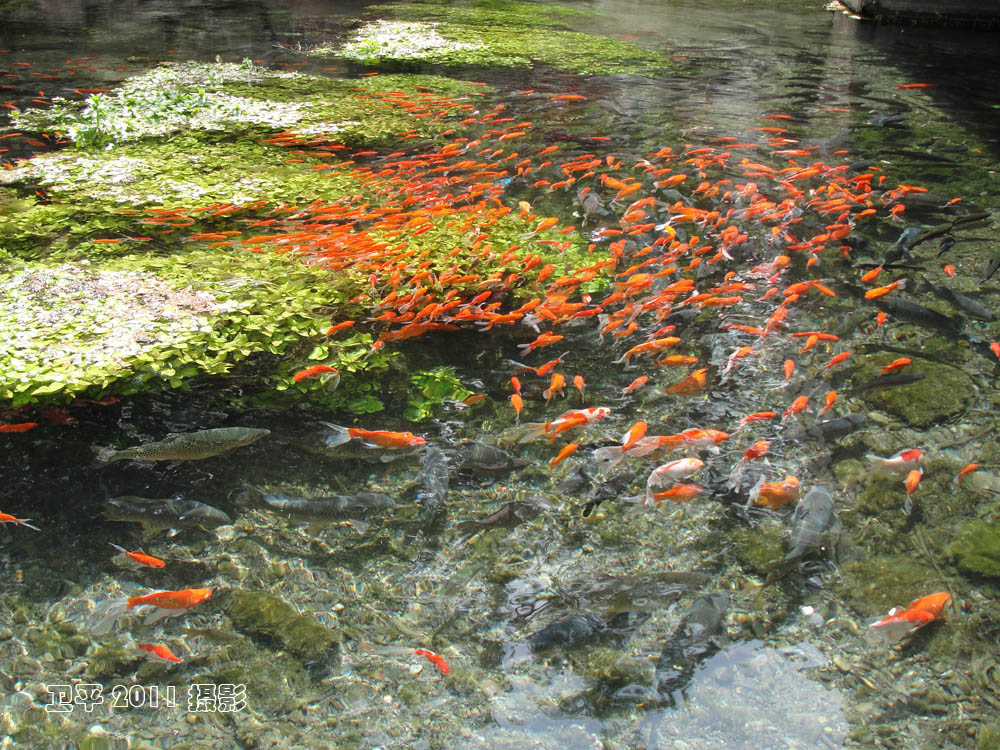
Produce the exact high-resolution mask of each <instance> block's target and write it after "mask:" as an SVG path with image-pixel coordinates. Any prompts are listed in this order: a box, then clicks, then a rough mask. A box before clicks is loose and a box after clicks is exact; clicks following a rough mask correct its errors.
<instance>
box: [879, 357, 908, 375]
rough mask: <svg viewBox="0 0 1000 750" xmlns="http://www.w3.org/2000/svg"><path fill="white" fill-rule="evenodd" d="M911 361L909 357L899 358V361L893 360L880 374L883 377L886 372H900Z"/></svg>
mask: <svg viewBox="0 0 1000 750" xmlns="http://www.w3.org/2000/svg"><path fill="white" fill-rule="evenodd" d="M912 361H913V360H912V359H910V358H909V357H900V358H899V359H895V360H893V361H892V362H890V363H889V364H887V365H886V366H885V367H883V368H882V374H883V375H885V374H886V373H887V372H893V371H895V370H901V369H902V368H904V367H906V366H907V365H908V364H910V363H911V362H912Z"/></svg>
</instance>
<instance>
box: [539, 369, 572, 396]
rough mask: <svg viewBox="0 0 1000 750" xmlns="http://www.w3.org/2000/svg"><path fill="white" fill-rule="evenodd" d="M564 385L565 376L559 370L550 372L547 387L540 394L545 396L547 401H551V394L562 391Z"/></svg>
mask: <svg viewBox="0 0 1000 750" xmlns="http://www.w3.org/2000/svg"><path fill="white" fill-rule="evenodd" d="M565 387H566V378H565V377H564V376H563V374H562V373H561V372H554V373H552V380H551V381H550V383H549V387H548V388H546V389H545V390H544V391H542V395H543V396H544V397H545V400H546V401H547V402H548V401H551V400H552V398H553V396H556V395H557V394H559V393H562V392H563V389H564V388H565Z"/></svg>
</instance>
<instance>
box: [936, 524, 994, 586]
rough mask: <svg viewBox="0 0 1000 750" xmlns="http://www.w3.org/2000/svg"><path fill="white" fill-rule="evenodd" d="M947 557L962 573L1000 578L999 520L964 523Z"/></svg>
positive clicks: (949, 548)
mask: <svg viewBox="0 0 1000 750" xmlns="http://www.w3.org/2000/svg"><path fill="white" fill-rule="evenodd" d="M948 555H949V557H951V558H952V559H953V560H954V561H955V565H957V566H958V569H959V570H961V571H962V572H963V573H967V574H970V575H981V576H989V577H992V578H1000V520H995V521H992V522H986V521H981V520H974V521H969V522H967V523H965V524H964V525H963V526H962V527H961V529H959V531H958V535H957V537H956V538H955V541H953V542H952V543H951V545H950V546H949V547H948Z"/></svg>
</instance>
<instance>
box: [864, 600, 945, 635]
mask: <svg viewBox="0 0 1000 750" xmlns="http://www.w3.org/2000/svg"><path fill="white" fill-rule="evenodd" d="M950 600H951V594H949V593H948V592H946V591H939V592H937V593H935V594H929V595H928V596H924V597H921V598H919V599H914V600H913V601H912V602H911V603H910V605H909V606H908V607H906V608H905V609H903V608H902V607H893V608H892V609H890V610H889V614H888V616H887V617H883V618H882V619H881V620H878V621H877V622H873V623H872V624H871V625H869V626H868V628H869V635H870V636H871V638H870V639H873V638H878V639H881V641H882V643H883V644H885V645H890V644H893V643H898V642H899V641H900V640H902V639H903V638H904V637H905V636H907V635H909V634H910V633H912V632H913V631H914V630H916V629H918V628H922V627H923V626H924V625H927V624H928V623H930V622H933V621H934V620H936V619H938V618H939V617H940V616H941V614H942V612H943V611H944V608H945V607H946V606H947V605H948V602H949V601H950Z"/></svg>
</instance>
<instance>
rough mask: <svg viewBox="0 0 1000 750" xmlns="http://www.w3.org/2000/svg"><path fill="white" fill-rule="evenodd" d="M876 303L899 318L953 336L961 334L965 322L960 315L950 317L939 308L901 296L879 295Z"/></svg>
mask: <svg viewBox="0 0 1000 750" xmlns="http://www.w3.org/2000/svg"><path fill="white" fill-rule="evenodd" d="M875 304H876V305H877V306H878V307H880V308H881V309H883V310H885V311H886V312H887V313H889V314H890V315H894V316H895V317H897V318H900V319H902V320H906V321H908V322H910V323H914V324H915V325H920V326H924V327H926V328H934V329H936V330H939V331H941V332H943V333H947V334H951V335H953V336H957V335H959V334H961V332H962V325H963V324H964V322H965V321H964V320H962V318H960V317H959V318H949V317H948V316H947V315H943V314H941V313H939V312H938V311H937V310H931V309H930V308H929V307H924V306H923V305H920V304H917V303H916V302H910V301H909V300H906V299H900V298H899V297H879V298H878V299H877V300H875Z"/></svg>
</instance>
